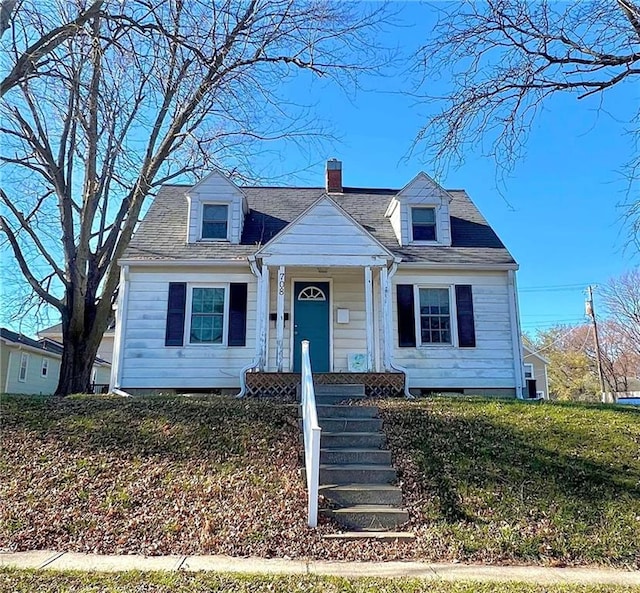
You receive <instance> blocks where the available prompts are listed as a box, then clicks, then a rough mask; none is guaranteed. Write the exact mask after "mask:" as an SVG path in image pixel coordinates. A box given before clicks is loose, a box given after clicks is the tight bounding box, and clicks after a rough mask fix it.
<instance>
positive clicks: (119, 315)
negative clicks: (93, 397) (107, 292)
mask: <svg viewBox="0 0 640 593" xmlns="http://www.w3.org/2000/svg"><path fill="white" fill-rule="evenodd" d="M128 301H129V266H128V265H124V266H121V267H120V282H119V284H118V306H117V307H116V333H115V336H114V342H113V345H114V351H113V361H112V363H111V377H110V385H109V391H111V392H114V393H115V391H114V390H116V389H118V390H119V389H120V387H122V385H121V381H122V366H123V364H124V339H125V337H126V332H127V315H128V313H127V308H128V304H129V303H128Z"/></svg>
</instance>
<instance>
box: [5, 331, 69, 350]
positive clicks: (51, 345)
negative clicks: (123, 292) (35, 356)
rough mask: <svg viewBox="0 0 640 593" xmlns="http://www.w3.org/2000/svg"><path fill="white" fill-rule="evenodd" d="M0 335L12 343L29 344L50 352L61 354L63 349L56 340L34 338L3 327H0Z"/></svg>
mask: <svg viewBox="0 0 640 593" xmlns="http://www.w3.org/2000/svg"><path fill="white" fill-rule="evenodd" d="M0 337H1V338H4V339H5V340H8V341H9V342H13V343H14V344H24V345H25V346H31V348H37V349H38V350H42V351H43V352H49V353H50V354H58V355H61V354H62V350H63V348H62V344H58V342H54V341H53V340H47V339H45V340H34V339H32V338H28V337H27V336H23V335H22V334H19V333H16V332H14V331H11V330H10V329H7V328H5V327H0Z"/></svg>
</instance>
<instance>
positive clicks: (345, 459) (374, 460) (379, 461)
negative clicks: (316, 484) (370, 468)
mask: <svg viewBox="0 0 640 593" xmlns="http://www.w3.org/2000/svg"><path fill="white" fill-rule="evenodd" d="M320 463H324V464H332V463H333V464H338V465H347V464H351V463H356V464H365V465H391V451H385V450H383V449H367V448H360V449H358V448H352V447H347V448H344V449H320Z"/></svg>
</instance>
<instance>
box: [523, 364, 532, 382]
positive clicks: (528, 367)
mask: <svg viewBox="0 0 640 593" xmlns="http://www.w3.org/2000/svg"><path fill="white" fill-rule="evenodd" d="M524 378H525V379H533V378H534V374H533V365H532V364H531V363H528V362H526V363H525V364H524Z"/></svg>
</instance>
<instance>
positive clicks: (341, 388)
mask: <svg viewBox="0 0 640 593" xmlns="http://www.w3.org/2000/svg"><path fill="white" fill-rule="evenodd" d="M313 387H314V391H315V393H316V397H317V396H318V395H321V396H322V395H342V396H355V397H358V396H361V397H364V385H362V384H361V383H344V384H342V385H334V384H331V385H324V384H322V383H314V385H313Z"/></svg>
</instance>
